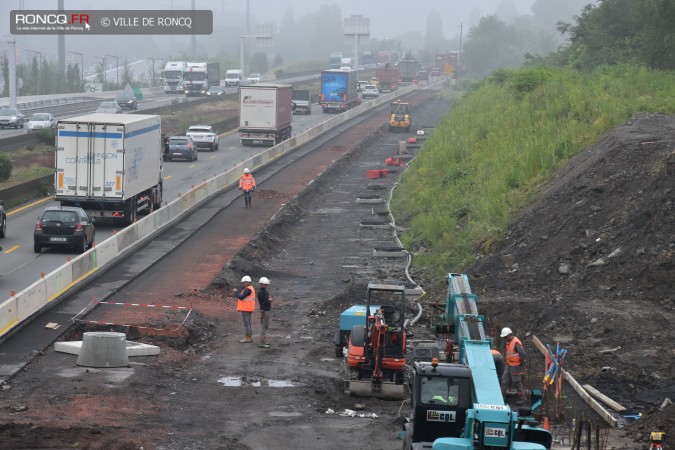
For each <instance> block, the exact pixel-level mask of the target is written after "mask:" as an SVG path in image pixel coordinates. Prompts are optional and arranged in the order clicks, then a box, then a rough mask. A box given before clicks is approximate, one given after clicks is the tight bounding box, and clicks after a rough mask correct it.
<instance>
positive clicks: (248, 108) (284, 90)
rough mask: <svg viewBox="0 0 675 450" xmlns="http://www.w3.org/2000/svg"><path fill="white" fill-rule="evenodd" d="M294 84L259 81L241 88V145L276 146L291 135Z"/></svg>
mask: <svg viewBox="0 0 675 450" xmlns="http://www.w3.org/2000/svg"><path fill="white" fill-rule="evenodd" d="M292 117H293V102H292V87H291V86H290V85H285V84H273V83H257V84H254V85H250V86H241V87H240V88H239V139H240V141H241V144H242V145H276V144H279V143H281V142H283V141H285V140H286V139H288V138H290V137H291V129H292V127H291V119H292Z"/></svg>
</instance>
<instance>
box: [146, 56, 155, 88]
mask: <svg viewBox="0 0 675 450" xmlns="http://www.w3.org/2000/svg"><path fill="white" fill-rule="evenodd" d="M145 59H149V60H150V61H152V76H151V77H150V87H155V58H151V57H149V56H146V57H145Z"/></svg>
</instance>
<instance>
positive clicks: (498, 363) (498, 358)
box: [490, 349, 506, 380]
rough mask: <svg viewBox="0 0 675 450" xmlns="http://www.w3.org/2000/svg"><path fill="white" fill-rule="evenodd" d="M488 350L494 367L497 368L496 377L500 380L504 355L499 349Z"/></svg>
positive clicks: (502, 372)
mask: <svg viewBox="0 0 675 450" xmlns="http://www.w3.org/2000/svg"><path fill="white" fill-rule="evenodd" d="M490 351H491V352H492V359H493V360H494V362H495V369H497V379H499V380H501V379H502V377H503V376H504V366H505V365H506V362H504V355H502V354H501V353H500V352H499V350H495V349H492V350H490Z"/></svg>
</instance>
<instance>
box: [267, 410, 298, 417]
mask: <svg viewBox="0 0 675 450" xmlns="http://www.w3.org/2000/svg"><path fill="white" fill-rule="evenodd" d="M269 415H270V416H272V417H300V416H302V413H299V412H283V411H272V412H270V413H269Z"/></svg>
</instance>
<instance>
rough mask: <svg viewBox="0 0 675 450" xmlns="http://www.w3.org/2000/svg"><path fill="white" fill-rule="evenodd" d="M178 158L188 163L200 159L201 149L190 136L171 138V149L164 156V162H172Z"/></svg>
mask: <svg viewBox="0 0 675 450" xmlns="http://www.w3.org/2000/svg"><path fill="white" fill-rule="evenodd" d="M176 158H180V159H186V160H188V161H197V159H198V158H199V149H198V148H197V146H196V145H195V141H193V140H192V138H191V137H190V136H171V137H170V138H169V148H168V151H167V152H166V153H165V154H164V161H171V160H172V159H176Z"/></svg>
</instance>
